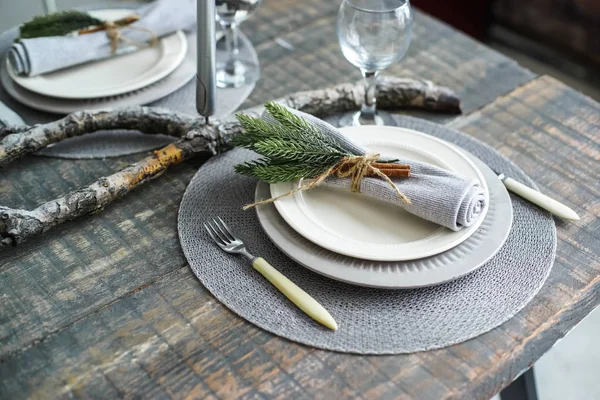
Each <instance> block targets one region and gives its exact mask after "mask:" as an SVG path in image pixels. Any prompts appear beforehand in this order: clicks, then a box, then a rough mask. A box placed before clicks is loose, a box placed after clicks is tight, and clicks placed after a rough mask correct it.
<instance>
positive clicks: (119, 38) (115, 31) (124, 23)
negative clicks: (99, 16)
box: [78, 14, 158, 54]
mask: <svg viewBox="0 0 600 400" xmlns="http://www.w3.org/2000/svg"><path fill="white" fill-rule="evenodd" d="M139 19H140V16H139V15H137V14H133V15H129V16H127V17H125V18H121V19H118V20H116V21H106V22H104V23H103V24H102V25H97V26H92V27H89V28H86V29H82V30H80V31H79V32H78V33H79V34H80V35H85V34H88V33H94V32H99V31H106V37H107V38H108V41H109V42H110V54H115V53H116V52H117V50H118V49H119V44H120V42H123V43H127V44H131V45H133V46H136V47H137V48H142V47H145V46H147V44H145V43H139V42H136V41H134V40H131V39H128V38H127V37H125V36H124V35H123V33H122V32H121V29H122V28H124V27H126V28H128V29H134V30H137V31H142V32H148V33H149V34H150V36H151V38H150V41H149V46H151V47H152V46H156V45H157V44H158V37H157V36H156V34H155V33H154V32H153V31H152V30H150V29H146V28H141V27H139V26H131V24H132V23H134V22H137V21H139Z"/></svg>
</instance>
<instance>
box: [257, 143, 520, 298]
mask: <svg viewBox="0 0 600 400" xmlns="http://www.w3.org/2000/svg"><path fill="white" fill-rule="evenodd" d="M469 157H470V158H471V159H472V160H473V161H474V162H475V163H476V165H477V166H478V167H479V169H480V170H481V171H482V173H483V175H484V177H485V179H486V181H487V184H488V187H489V203H490V205H489V208H488V212H487V214H486V216H485V218H484V219H483V222H482V224H481V226H480V227H479V228H478V229H477V230H476V231H475V233H473V235H471V236H470V237H469V238H468V239H467V240H465V241H464V242H462V243H461V244H459V245H458V246H456V247H454V248H452V249H450V250H448V251H445V252H444V253H441V254H438V255H435V256H432V257H426V258H421V259H418V260H410V261H395V262H382V261H368V260H360V259H357V258H352V257H348V256H344V255H341V254H337V253H334V252H331V251H329V250H326V249H324V248H322V247H320V246H318V245H316V244H315V243H313V242H311V241H309V240H306V239H305V238H304V237H303V236H301V235H300V234H298V233H297V232H296V231H294V230H293V229H292V228H291V227H290V226H289V225H288V224H287V223H286V222H285V221H284V220H283V218H282V217H281V216H280V215H279V213H278V212H277V209H276V208H275V206H274V205H273V204H265V205H262V206H260V207H257V208H256V213H257V215H258V219H259V221H260V224H261V225H262V227H263V229H264V231H265V232H266V234H267V236H269V238H270V239H271V240H272V241H273V243H274V244H275V245H276V246H277V247H279V248H280V249H281V250H282V251H283V252H284V253H285V254H287V255H288V256H289V257H290V258H292V259H293V260H294V261H296V262H298V263H299V264H301V265H304V266H305V267H307V268H308V269H310V270H312V271H314V272H317V273H319V274H321V275H325V276H327V277H329V278H332V279H335V280H339V281H342V282H346V283H350V284H353V285H359V286H366V287H375V288H381V289H412V288H419V287H427V286H434V285H439V284H441V283H444V282H449V281H452V280H454V279H457V278H459V277H461V276H464V275H466V274H468V273H470V272H473V271H474V270H476V269H477V268H479V267H481V266H482V265H484V264H485V262H486V261H488V260H489V259H490V258H492V257H493V256H494V255H495V254H496V253H497V252H498V251H499V250H500V248H501V247H502V245H503V244H504V242H505V241H506V238H507V237H508V234H509V233H510V229H511V226H512V219H513V210H512V204H511V201H510V196H509V194H508V192H507V191H506V188H505V187H504V185H503V184H502V182H501V181H500V180H499V179H498V177H497V176H496V174H495V173H494V171H492V170H491V169H490V168H489V167H487V166H486V165H485V164H484V163H482V162H481V161H479V160H477V159H476V158H475V157H474V156H471V155H469ZM269 196H270V190H269V185H268V184H266V183H264V182H259V184H258V186H257V187H256V197H255V200H256V201H259V200H264V199H267V198H269Z"/></svg>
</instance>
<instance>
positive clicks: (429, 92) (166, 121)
mask: <svg viewBox="0 0 600 400" xmlns="http://www.w3.org/2000/svg"><path fill="white" fill-rule="evenodd" d="M363 97H364V87H363V85H362V84H351V83H349V84H342V85H337V86H334V87H331V88H329V89H322V90H312V91H306V92H297V93H294V94H292V95H289V96H286V97H284V98H282V99H279V100H277V101H279V102H281V103H283V104H285V105H287V106H289V107H292V108H295V109H298V110H301V111H304V112H307V113H310V114H314V115H319V116H322V115H326V114H330V113H334V112H343V111H351V110H356V109H358V108H359V107H360V106H361V104H362V101H363ZM377 104H378V106H380V107H381V108H384V109H392V110H393V109H399V108H405V107H417V108H422V109H426V110H431V111H445V112H452V113H458V112H460V101H459V99H458V98H457V97H456V95H454V93H453V92H452V91H451V90H450V89H448V88H444V87H439V86H436V85H434V84H433V83H431V82H429V81H421V80H414V79H402V78H383V79H381V80H380V81H379V92H378V98H377ZM262 110H263V108H262V107H255V108H252V109H249V110H245V111H243V112H245V113H248V114H259V113H261V112H262ZM111 129H134V130H138V131H141V132H144V133H148V134H158V133H162V134H167V135H171V136H175V137H179V138H180V139H179V140H178V141H176V142H174V143H172V144H170V145H168V146H166V147H164V148H163V149H160V150H157V151H155V152H154V154H153V155H151V156H149V157H146V158H145V159H143V160H141V161H139V162H137V163H135V164H132V165H130V166H128V167H126V168H124V169H122V170H121V171H118V172H116V173H114V174H112V175H110V176H107V177H102V178H100V179H98V180H97V181H96V182H94V183H92V184H91V185H89V186H87V187H84V188H81V189H78V190H75V191H73V192H71V193H68V194H66V195H64V196H62V197H60V198H57V199H55V200H52V201H49V202H47V203H44V204H42V205H40V206H39V207H37V208H35V209H34V210H19V209H12V208H9V207H4V206H0V244H1V245H4V246H7V245H17V244H20V243H23V242H25V241H26V240H27V239H28V238H30V237H31V236H33V235H37V234H40V233H43V232H46V231H47V230H49V229H51V228H52V227H54V226H56V225H58V224H61V223H63V222H66V221H69V220H72V219H75V218H78V217H80V216H83V215H87V214H93V213H97V212H99V211H101V210H102V209H103V208H104V207H105V206H106V205H108V204H110V203H111V202H113V201H115V200H117V199H119V198H120V197H123V196H124V195H126V194H127V193H129V192H130V191H131V190H133V189H135V188H136V187H138V186H141V185H143V184H144V183H146V182H148V181H150V180H152V179H155V178H157V177H159V176H161V175H162V174H163V173H164V172H165V171H166V170H167V168H169V167H170V166H172V165H175V164H178V163H180V162H182V161H185V160H187V159H189V158H192V157H194V156H196V155H200V154H204V155H214V154H217V153H221V152H224V151H227V150H229V149H230V148H231V145H230V141H231V138H232V137H233V136H234V135H237V134H239V133H241V132H242V128H241V126H240V125H239V124H238V122H237V120H236V119H235V118H234V117H230V118H228V119H225V120H223V121H214V122H211V123H210V124H209V125H206V124H205V121H204V118H199V117H195V116H191V115H186V114H181V113H177V112H174V111H169V110H164V109H159V108H149V107H133V108H126V109H120V110H110V111H80V112H76V113H73V114H70V115H68V116H66V117H65V118H62V119H60V120H58V121H55V122H51V123H48V124H41V125H35V126H30V127H29V126H23V127H8V128H4V129H3V130H0V167H2V166H4V165H6V164H8V163H10V162H11V161H14V160H16V159H18V158H20V157H22V156H24V155H26V154H30V153H35V152H37V151H38V150H40V149H42V148H44V147H46V146H48V145H50V144H53V143H57V142H60V141H61V140H64V139H67V138H70V137H75V136H80V135H84V134H86V133H91V132H95V131H99V130H111Z"/></svg>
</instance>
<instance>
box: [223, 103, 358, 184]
mask: <svg viewBox="0 0 600 400" xmlns="http://www.w3.org/2000/svg"><path fill="white" fill-rule="evenodd" d="M265 108H266V110H267V112H268V113H269V114H270V115H271V117H273V119H274V120H275V121H276V122H275V123H271V122H268V121H265V120H263V119H260V118H253V117H250V116H247V115H243V114H238V115H237V118H238V120H239V121H240V124H241V125H242V127H243V128H244V130H245V133H244V134H242V135H238V136H237V137H235V138H234V139H233V144H234V145H235V146H238V147H244V148H247V149H251V150H254V151H255V152H257V153H258V154H260V155H262V156H263V158H261V159H259V160H256V161H251V162H247V163H244V164H239V165H236V166H235V171H236V172H237V173H239V174H241V175H246V176H252V177H255V178H258V179H260V180H263V181H265V182H268V183H279V182H290V181H293V180H296V179H300V178H315V177H318V176H319V175H321V174H323V173H324V172H326V171H327V170H328V169H330V168H332V167H333V166H335V165H336V164H338V163H339V162H340V161H341V160H342V159H344V157H352V156H353V154H352V153H350V152H349V151H347V150H345V149H343V148H342V147H341V146H340V145H339V144H338V143H337V142H336V141H335V140H334V139H332V138H331V137H329V136H327V135H325V134H324V133H323V132H321V131H320V130H319V129H318V128H317V127H315V126H314V125H312V124H311V123H310V122H308V121H306V120H305V119H304V118H302V117H300V116H298V115H296V114H294V113H292V112H290V111H289V110H288V109H286V108H285V107H284V106H282V105H280V104H277V103H274V102H268V103H266V104H265Z"/></svg>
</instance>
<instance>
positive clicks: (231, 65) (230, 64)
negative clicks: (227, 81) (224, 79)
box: [222, 23, 240, 75]
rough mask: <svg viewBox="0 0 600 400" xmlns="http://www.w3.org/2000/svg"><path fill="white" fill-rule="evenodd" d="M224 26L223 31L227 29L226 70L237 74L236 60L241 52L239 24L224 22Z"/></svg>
mask: <svg viewBox="0 0 600 400" xmlns="http://www.w3.org/2000/svg"><path fill="white" fill-rule="evenodd" d="M222 26H223V31H225V46H226V49H227V54H228V58H227V63H226V64H225V72H226V73H227V74H229V75H235V68H236V61H237V59H238V56H239V54H240V48H239V46H238V30H237V25H236V24H234V23H224V24H223V25H222Z"/></svg>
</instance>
